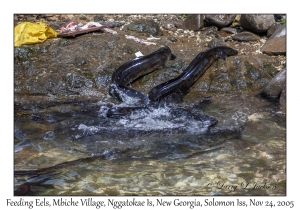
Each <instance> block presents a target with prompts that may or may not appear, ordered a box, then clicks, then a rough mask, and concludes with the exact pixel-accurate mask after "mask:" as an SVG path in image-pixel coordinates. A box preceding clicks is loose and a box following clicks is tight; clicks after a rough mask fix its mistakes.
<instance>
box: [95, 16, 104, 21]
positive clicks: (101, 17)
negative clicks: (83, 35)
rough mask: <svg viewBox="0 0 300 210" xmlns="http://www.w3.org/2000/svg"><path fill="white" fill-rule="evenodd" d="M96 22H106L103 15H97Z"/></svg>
mask: <svg viewBox="0 0 300 210" xmlns="http://www.w3.org/2000/svg"><path fill="white" fill-rule="evenodd" d="M94 21H95V22H100V21H106V19H105V17H103V15H96V16H95V17H94Z"/></svg>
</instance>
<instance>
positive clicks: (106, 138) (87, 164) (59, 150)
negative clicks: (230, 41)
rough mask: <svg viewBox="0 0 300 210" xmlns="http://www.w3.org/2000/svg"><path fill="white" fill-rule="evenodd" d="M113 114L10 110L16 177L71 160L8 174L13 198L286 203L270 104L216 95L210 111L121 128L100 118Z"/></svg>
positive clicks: (149, 117) (60, 106) (281, 127)
mask: <svg viewBox="0 0 300 210" xmlns="http://www.w3.org/2000/svg"><path fill="white" fill-rule="evenodd" d="M112 106H115V104H112V103H109V102H107V101H97V102H89V101H86V102H85V101H81V102H76V103H75V102H74V103H69V104H66V103H57V104H55V105H52V106H48V107H43V108H41V107H35V106H31V107H28V106H27V107H24V106H23V107H17V108H16V109H15V155H14V164H15V171H24V170H27V171H29V170H36V169H41V168H47V167H51V166H54V165H57V164H61V163H65V162H69V161H74V160H79V161H75V162H69V163H67V164H65V165H63V166H61V167H56V169H51V170H48V171H47V172H40V173H38V174H37V173H35V174H34V173H33V174H30V173H28V174H27V175H25V176H24V175H22V176H21V175H16V176H15V191H16V194H18V195H22V194H26V195H285V194H286V168H285V167H286V122H285V119H284V118H283V117H282V115H281V113H280V112H278V111H277V110H278V107H277V105H276V103H273V102H269V101H266V100H265V99H262V98H259V97H256V96H250V95H245V94H236V95H220V96H215V97H213V100H212V102H211V104H209V105H198V104H179V105H174V106H173V107H170V106H166V105H162V106H161V107H159V108H152V109H150V110H147V111H138V112H137V113H133V114H132V115H130V116H129V117H128V118H125V119H111V118H107V117H106V112H107V110H108V109H109V108H110V107H112ZM118 106H122V105H118ZM170 110H171V111H170ZM172 110H181V111H180V112H179V114H178V112H172ZM182 110H193V113H196V115H197V114H199V115H201V116H202V115H205V116H206V115H207V116H212V117H213V118H216V119H217V120H218V124H217V125H216V126H214V127H211V128H209V127H208V126H206V124H205V121H199V119H197V118H193V116H195V115H189V113H186V112H182ZM176 113H177V115H176ZM197 116H198V115H197ZM208 130H210V132H209V133H208ZM87 157H88V159H84V158H87ZM24 186H26V187H25V188H24ZM27 187H28V188H27ZM24 189H26V190H24Z"/></svg>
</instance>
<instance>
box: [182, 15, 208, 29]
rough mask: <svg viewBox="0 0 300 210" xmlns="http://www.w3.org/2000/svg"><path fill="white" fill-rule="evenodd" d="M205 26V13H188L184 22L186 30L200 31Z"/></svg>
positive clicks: (183, 25)
mask: <svg viewBox="0 0 300 210" xmlns="http://www.w3.org/2000/svg"><path fill="white" fill-rule="evenodd" d="M203 27H204V15H187V17H186V19H185V20H184V21H183V23H182V28H183V29H185V30H194V31H198V30H200V29H202V28H203Z"/></svg>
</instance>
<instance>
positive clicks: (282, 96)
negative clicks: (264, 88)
mask: <svg viewBox="0 0 300 210" xmlns="http://www.w3.org/2000/svg"><path fill="white" fill-rule="evenodd" d="M279 104H280V106H281V111H283V112H286V84H285V85H284V86H283V88H282V91H281V94H280V99H279Z"/></svg>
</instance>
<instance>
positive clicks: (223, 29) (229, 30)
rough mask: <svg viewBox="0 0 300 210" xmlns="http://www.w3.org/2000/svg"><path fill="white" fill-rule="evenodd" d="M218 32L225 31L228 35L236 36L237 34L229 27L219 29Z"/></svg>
mask: <svg viewBox="0 0 300 210" xmlns="http://www.w3.org/2000/svg"><path fill="white" fill-rule="evenodd" d="M220 31H225V32H227V33H229V34H237V33H238V32H239V30H238V29H236V28H230V27H225V28H221V30H220Z"/></svg>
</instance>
